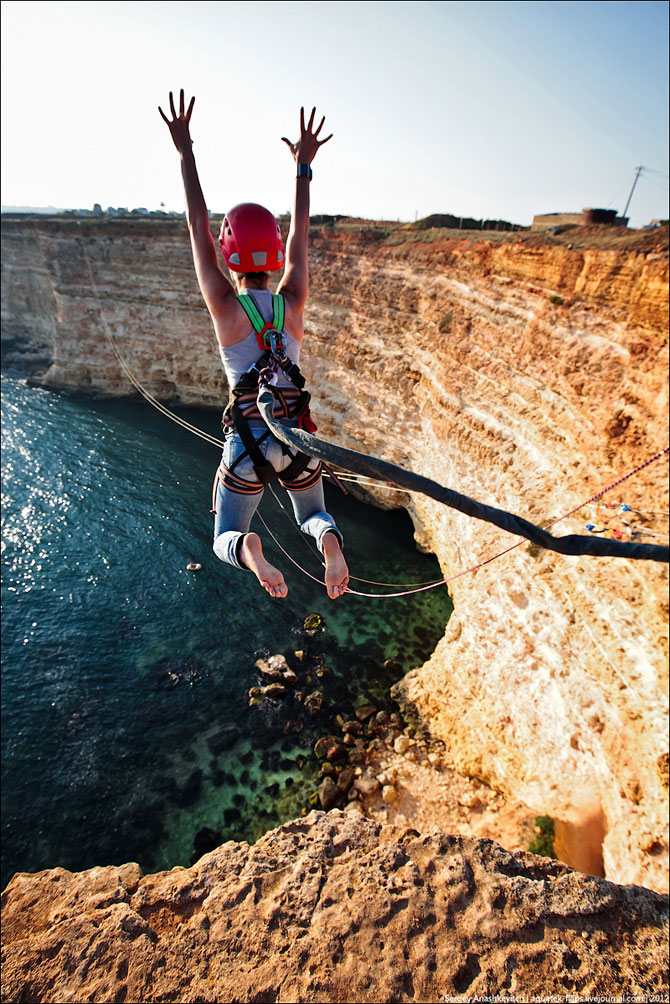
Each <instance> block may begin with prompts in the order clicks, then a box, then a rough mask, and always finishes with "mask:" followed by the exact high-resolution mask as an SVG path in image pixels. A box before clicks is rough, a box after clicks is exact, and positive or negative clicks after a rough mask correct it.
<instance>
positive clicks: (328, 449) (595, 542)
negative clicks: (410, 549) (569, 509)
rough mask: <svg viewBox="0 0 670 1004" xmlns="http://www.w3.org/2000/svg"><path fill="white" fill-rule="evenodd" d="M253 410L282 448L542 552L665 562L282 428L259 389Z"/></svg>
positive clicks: (658, 550)
mask: <svg viewBox="0 0 670 1004" xmlns="http://www.w3.org/2000/svg"><path fill="white" fill-rule="evenodd" d="M258 408H259V411H260V413H261V415H262V416H263V421H264V422H265V423H266V424H267V426H268V427H269V428H270V429H271V431H272V434H273V435H274V436H276V437H277V439H279V440H280V441H281V442H282V443H286V445H287V446H293V447H294V448H296V449H298V450H300V451H301V452H302V453H306V454H308V455H309V456H310V457H315V458H316V459H317V460H325V461H326V462H327V463H331V464H335V465H337V467H341V468H342V469H343V470H345V471H351V472H352V473H353V474H363V475H367V476H368V477H371V478H377V479H379V480H380V481H386V482H388V484H391V485H394V486H395V487H396V488H400V489H407V490H408V491H418V492H421V493H422V494H423V495H427V496H428V497H429V498H432V499H435V500H436V501H437V502H441V503H442V504H443V505H447V506H449V507H450V508H451V509H457V510H458V511H459V512H462V513H465V515H466V516H472V517H473V518H474V519H481V520H484V521H485V522H487V523H492V524H493V525H494V526H497V527H500V529H501V530H506V531H507V532H508V533H513V534H516V535H517V536H520V537H526V539H527V540H530V541H532V542H533V544H538V545H539V546H540V547H543V548H545V549H546V550H548V551H557V552H558V553H559V554H575V555H576V554H586V555H594V556H598V557H607V558H633V559H636V560H646V561H666V562H667V561H668V560H669V558H670V554H669V549H668V548H667V547H663V546H661V545H659V544H636V543H633V542H631V543H628V542H627V541H623V540H609V539H607V538H601V537H584V536H581V535H578V534H567V535H566V536H565V537H554V536H552V534H550V533H548V532H547V531H546V530H543V529H542V528H541V527H539V526H535V524H534V523H530V522H529V521H528V520H526V519H523V518H522V517H521V516H515V515H514V514H513V513H509V512H505V510H504V509H496V508H495V507H494V506H490V505H484V504H483V503H482V502H477V501H475V499H471V498H468V496H467V495H461V494H460V493H459V492H455V491H453V490H452V489H451V488H445V487H443V485H440V484H438V483H437V482H436V481H431V480H430V478H424V477H422V476H421V475H420V474H413V473H412V472H411V471H406V470H404V469H403V468H402V467H397V466H396V465H395V464H389V463H387V461H385V460H377V459H376V458H375V457H369V456H366V455H365V454H363V453H356V452H355V451H354V450H346V449H344V447H341V446H334V445H333V444H332V443H326V442H325V441H324V440H322V439H317V438H316V437H315V436H312V435H310V433H308V432H305V431H304V430H303V429H288V428H286V426H284V425H280V424H279V422H276V421H275V418H274V414H273V410H274V398H273V396H272V394H271V392H270V391H269V390H267V389H265V388H263V387H261V388H259V393H258Z"/></svg>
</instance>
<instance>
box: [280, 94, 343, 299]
mask: <svg viewBox="0 0 670 1004" xmlns="http://www.w3.org/2000/svg"><path fill="white" fill-rule="evenodd" d="M315 114H316V108H312V114H311V115H310V117H309V122H308V123H307V125H306V126H305V109H304V108H301V109H300V138H299V139H298V141H297V142H296V143H291V141H290V140H288V139H287V138H286V137H285V136H282V140H283V141H284V143H286V145H287V146H288V148H289V150H290V151H291V153H292V154H293V158H294V160H295V162H296V165H298V167H297V177H296V180H295V202H294V204H293V215H292V216H291V228H290V230H289V235H288V242H287V244H286V269H285V271H284V275H283V277H282V280H281V282H280V283H279V288H278V290H277V292H279V293H284V294H288V295H289V296H291V297H293V298H294V300H295V306H296V307H297V308H298V309H299V310H302V309H303V308H304V306H305V301H306V300H307V293H308V292H309V274H308V269H307V233H308V230H309V185H310V179H311V176H312V172H311V168H309V170H307V168H305V167H302V165H309V164H311V163H312V161H313V160H314V158H315V156H316V153H317V150H318V149H319V147H320V146H323V144H324V143H327V142H328V140H329V139H331V138H332V135H333V134H332V133H331V134H330V136H326V138H325V139H319V138H318V137H319V133H320V132H321V129H322V128H323V123H324V122H325V118H322V119H321V121H320V122H319V125H318V127H317V129H316V130H314V131H312V127H313V125H314V116H315Z"/></svg>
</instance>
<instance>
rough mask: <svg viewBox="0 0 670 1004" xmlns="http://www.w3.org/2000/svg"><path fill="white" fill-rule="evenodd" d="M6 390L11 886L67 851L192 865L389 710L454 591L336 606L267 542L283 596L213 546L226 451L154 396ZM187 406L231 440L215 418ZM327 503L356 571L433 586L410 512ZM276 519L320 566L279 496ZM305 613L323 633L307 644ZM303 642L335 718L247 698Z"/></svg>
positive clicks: (310, 779) (296, 805) (284, 810)
mask: <svg viewBox="0 0 670 1004" xmlns="http://www.w3.org/2000/svg"><path fill="white" fill-rule="evenodd" d="M2 389H3V393H2V398H3V401H2V421H3V429H2V449H3V524H2V561H3V582H2V606H3V615H2V630H3V636H2V642H3V644H2V655H3V711H2V751H3V775H2V815H3V840H2V885H3V887H4V885H5V883H6V882H7V881H8V879H9V878H10V877H11V875H12V874H13V872H14V871H36V870H39V869H42V868H49V867H54V866H57V865H59V866H62V867H65V868H68V869H73V870H75V869H76V870H79V869H82V868H87V867H91V866H93V865H95V864H120V863H122V862H124V861H129V860H133V861H138V862H139V863H140V865H141V866H142V867H143V868H144V869H145V870H155V869H157V868H165V867H172V866H174V865H176V864H184V865H188V864H189V863H190V862H191V861H192V860H194V858H197V857H198V856H199V853H201V852H202V851H203V850H206V849H209V846H210V844H212V843H216V842H218V841H219V840H223V839H247V840H254V839H257V838H258V836H260V835H261V834H262V833H263V832H265V831H266V830H267V829H269V828H271V827H273V826H276V825H277V824H278V823H279V822H282V821H284V820H286V819H289V818H292V817H293V816H295V815H298V814H299V813H300V811H301V809H302V807H303V806H304V805H305V803H306V801H307V799H308V796H309V795H310V793H311V792H312V791H313V790H314V781H315V776H316V772H317V770H318V765H317V763H316V761H315V760H314V758H313V756H312V753H311V750H312V747H313V743H314V740H315V738H317V737H318V736H319V735H323V734H325V733H328V732H329V731H331V729H332V727H333V724H332V719H333V716H334V715H335V714H337V713H342V714H347V713H351V711H352V709H353V707H354V706H355V705H357V704H358V703H361V702H363V701H371V702H374V703H376V704H378V705H379V706H380V707H382V706H383V707H387V708H390V707H391V701H390V698H389V697H388V688H389V686H390V685H391V684H392V683H393V682H394V681H395V679H397V678H398V676H399V675H401V673H402V672H405V671H407V670H408V669H410V668H412V667H413V666H415V665H418V664H419V663H421V662H422V661H423V660H424V659H425V658H427V657H428V656H429V654H430V653H431V651H432V650H433V648H434V646H435V645H436V643H437V641H438V640H439V638H440V637H441V636H442V634H443V632H444V625H445V623H446V621H447V619H448V616H449V613H450V611H451V604H450V601H449V597H448V595H447V592H446V589H444V588H440V589H436V590H432V591H431V592H428V593H419V594H418V595H417V596H414V597H410V598H407V599H393V600H366V599H361V598H357V597H352V596H345V597H344V598H342V599H341V600H338V601H335V602H331V601H329V600H328V598H327V597H326V596H325V591H324V590H323V588H322V587H319V586H318V585H316V584H315V583H313V582H312V581H311V580H309V579H308V578H307V577H305V576H303V575H302V573H301V572H299V571H298V570H297V569H295V568H294V567H293V566H292V565H291V564H290V563H289V562H288V560H287V559H286V558H285V557H284V556H283V555H282V554H281V553H280V552H278V551H277V549H276V547H275V545H274V544H273V543H272V542H271V541H270V542H268V543H267V546H266V551H267V554H268V557H270V560H273V561H275V562H276V563H277V564H278V565H279V566H280V567H281V568H282V570H283V571H284V572H285V576H286V581H287V583H288V586H289V599H288V600H287V601H286V600H285V601H280V600H272V599H270V597H268V596H267V595H266V594H265V593H264V592H263V591H262V590H261V589H260V588H259V587H258V586H257V584H256V582H255V579H254V578H253V577H252V576H251V575H250V574H245V573H242V572H239V571H237V570H235V569H232V568H229V567H227V566H225V565H223V564H222V563H221V562H219V561H218V560H217V559H216V558H215V556H214V555H213V553H212V551H211V544H210V533H211V516H210V515H209V509H210V504H211V502H210V487H211V482H212V477H213V473H214V469H215V467H216V465H217V463H218V453H217V450H216V448H215V447H212V446H210V445H208V444H207V443H205V442H203V441H202V440H200V439H197V438H196V437H194V436H192V435H191V434H190V433H188V432H186V431H184V430H182V429H181V428H179V427H178V426H177V425H175V424H174V423H172V422H169V421H168V420H167V419H165V418H164V417H162V416H161V415H160V414H158V413H157V412H156V411H154V410H153V409H151V408H150V407H149V406H148V405H145V404H144V403H139V402H131V401H121V402H119V401H115V402H109V401H105V402H101V401H98V402H96V401H91V400H85V399H73V398H70V397H66V396H61V395H56V394H53V393H49V392H46V391H43V390H41V389H36V388H31V387H28V386H27V385H26V384H25V382H24V381H22V380H21V379H19V378H17V377H14V376H11V375H3V380H2ZM187 417H188V418H189V420H190V421H192V422H194V424H196V425H199V426H200V427H201V428H205V429H207V431H209V432H210V433H212V434H215V435H218V432H219V430H218V418H217V416H215V415H212V414H211V413H194V412H189V413H188V416H187ZM278 492H279V493H282V494H283V492H282V490H281V489H278ZM327 502H328V505H329V507H330V509H331V511H332V512H333V513H334V515H335V516H336V518H337V521H338V524H339V525H340V527H341V529H342V531H343V533H344V536H345V547H346V552H347V556H348V558H349V559H350V566H351V571H352V573H353V574H355V575H358V576H361V577H363V578H368V579H376V580H383V581H388V582H421V581H426V580H431V579H433V580H434V579H439V577H440V570H439V566H438V565H437V562H436V561H435V559H434V558H432V557H431V556H426V555H423V554H420V553H419V552H417V551H416V549H415V547H414V543H413V536H412V527H411V523H410V520H409V518H408V517H407V515H406V514H405V513H404V512H401V513H397V512H388V513H387V512H380V511H378V510H375V509H372V508H370V507H367V506H365V505H363V504H362V503H360V502H357V501H356V500H355V499H353V498H352V497H350V496H348V497H346V498H345V497H344V496H343V495H341V494H340V493H339V492H338V491H337V490H336V489H333V488H330V486H327ZM261 512H262V513H263V515H264V518H265V519H266V520H267V522H268V524H269V526H270V527H271V529H272V530H273V532H274V533H275V534H276V535H277V537H278V538H279V539H280V541H281V542H282V543H283V545H284V547H286V548H287V550H288V551H289V552H290V553H291V554H293V555H294V556H295V557H296V559H297V560H299V561H300V563H301V564H304V565H305V567H306V568H308V569H309V570H310V571H312V573H313V574H318V573H319V570H320V564H319V561H318V559H317V557H316V556H315V555H314V554H313V551H312V549H311V548H310V546H309V545H310V542H309V541H307V540H306V539H303V538H302V535H300V534H299V532H297V531H296V530H295V528H294V527H293V526H292V524H291V522H290V521H289V520H288V519H287V517H286V516H285V514H284V513H283V512H282V510H281V508H280V507H279V506H278V505H277V503H276V502H275V500H274V499H273V497H272V496H271V495H270V493H268V492H266V497H265V498H264V500H263V502H262V504H261ZM256 528H257V529H258V530H259V532H260V533H261V535H262V536H263V537H264V538H266V537H267V534H266V532H265V530H264V529H263V527H262V526H260V525H257V527H256ZM189 561H197V562H200V563H201V564H202V566H203V568H202V571H200V572H197V573H189V572H187V571H186V565H187V564H188V562H189ZM353 585H354V586H356V587H357V588H360V589H361V590H368V591H379V590H377V589H376V587H373V586H366V585H358V584H357V583H353ZM312 611H317V612H319V613H321V614H322V615H323V617H324V619H325V623H326V630H325V632H324V633H323V634H320V635H318V636H317V637H315V638H307V637H305V635H304V633H303V630H302V625H303V621H304V618H305V616H306V615H307V614H308V613H310V612H312ZM296 650H304V651H306V652H307V656H306V658H305V660H304V662H303V663H301V664H300V668H299V675H301V682H300V686H301V687H303V686H304V687H305V688H306V689H309V690H311V689H315V688H317V687H318V689H321V690H322V691H323V692H324V695H325V703H324V709H323V711H322V713H321V714H320V715H319V716H318V717H317V718H311V717H310V716H309V715H306V713H305V711H304V708H303V706H302V705H301V704H299V702H298V701H297V700H296V698H295V696H294V695H293V693H291V695H290V696H289V697H288V698H287V699H286V700H285V701H283V702H280V701H268V700H266V701H264V703H263V704H262V705H261V706H259V707H249V702H248V690H249V688H250V687H252V686H254V685H257V684H258V682H259V677H258V673H257V671H256V670H255V666H254V663H255V661H256V659H257V658H258V657H259V656H261V655H264V654H270V653H274V652H282V653H285V654H287V655H288V656H289V659H290V661H292V663H293V664H296V665H298V664H297V663H296V660H295V657H294V656H293V653H294V651H296ZM386 659H394V660H396V661H397V662H398V663H399V664H400V668H399V669H398V668H395V669H394V668H393V667H391V668H388V667H387V668H384V667H383V665H382V664H383V662H384V661H385V660H386ZM319 660H320V665H321V666H325V667H326V673H325V675H324V676H322V677H320V676H316V675H315V673H314V670H315V668H317V666H318V663H319ZM207 831H210V832H207ZM208 841H209V843H208Z"/></svg>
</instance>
